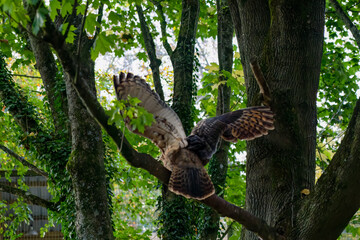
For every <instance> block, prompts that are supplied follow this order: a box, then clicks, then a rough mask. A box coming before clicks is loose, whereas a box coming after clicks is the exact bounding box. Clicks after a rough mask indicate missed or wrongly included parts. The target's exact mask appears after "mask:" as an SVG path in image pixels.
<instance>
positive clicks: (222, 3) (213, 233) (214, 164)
mask: <svg viewBox="0 0 360 240" xmlns="http://www.w3.org/2000/svg"><path fill="white" fill-rule="evenodd" d="M216 5H217V12H218V59H219V73H220V75H219V82H221V81H226V77H225V76H224V75H223V74H222V71H227V72H230V73H231V72H232V65H233V45H232V41H233V34H234V27H233V23H232V20H231V15H230V9H229V4H228V1H227V0H217V1H216ZM230 94H231V89H230V87H228V86H227V85H226V84H221V85H220V86H219V88H218V99H217V106H216V115H221V114H224V113H226V112H229V111H230ZM228 151H229V142H225V141H221V142H220V144H219V149H218V150H217V152H216V153H215V154H214V156H213V157H212V159H211V160H210V162H209V168H208V171H209V174H210V176H211V181H212V182H213V184H214V186H215V192H216V194H218V195H219V196H221V197H222V196H223V195H224V192H223V189H224V187H225V183H226V175H227V169H228ZM219 220H220V215H219V214H218V213H217V212H216V211H214V210H213V209H211V208H209V207H205V213H204V220H203V221H205V223H204V225H205V228H204V229H203V230H202V232H201V239H213V240H216V239H217V237H218V232H219Z"/></svg>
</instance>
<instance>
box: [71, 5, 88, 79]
mask: <svg viewBox="0 0 360 240" xmlns="http://www.w3.org/2000/svg"><path fill="white" fill-rule="evenodd" d="M88 7H89V0H86V7H85V12H84V16H83V18H82V20H81V28H80V34H79V41H78V46H77V50H76V58H77V63H76V72H75V78H74V82H75V84H76V81H77V79H78V77H79V72H80V50H81V38H82V35H83V32H84V26H85V20H86V14H87V10H88Z"/></svg>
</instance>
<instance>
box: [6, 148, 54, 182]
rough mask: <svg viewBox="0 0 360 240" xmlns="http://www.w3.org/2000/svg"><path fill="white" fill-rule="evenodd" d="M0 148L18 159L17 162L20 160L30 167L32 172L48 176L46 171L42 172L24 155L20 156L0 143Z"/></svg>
mask: <svg viewBox="0 0 360 240" xmlns="http://www.w3.org/2000/svg"><path fill="white" fill-rule="evenodd" d="M0 149H2V150H3V151H4V152H6V153H7V154H9V155H10V156H12V157H13V158H15V159H16V160H18V161H19V162H21V163H22V164H23V165H24V166H26V167H28V168H30V169H31V170H33V171H34V172H36V173H38V174H40V175H41V176H44V177H46V178H49V175H48V174H47V173H46V172H44V171H43V170H41V169H39V168H37V167H36V166H35V165H33V164H31V163H29V162H28V161H26V160H25V158H24V157H20V156H19V155H18V154H16V153H15V152H14V151H12V150H10V149H9V148H7V147H5V146H4V145H2V144H0Z"/></svg>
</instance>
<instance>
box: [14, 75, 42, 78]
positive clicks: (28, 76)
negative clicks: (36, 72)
mask: <svg viewBox="0 0 360 240" xmlns="http://www.w3.org/2000/svg"><path fill="white" fill-rule="evenodd" d="M13 76H16V77H27V78H41V77H38V76H30V75H23V74H13Z"/></svg>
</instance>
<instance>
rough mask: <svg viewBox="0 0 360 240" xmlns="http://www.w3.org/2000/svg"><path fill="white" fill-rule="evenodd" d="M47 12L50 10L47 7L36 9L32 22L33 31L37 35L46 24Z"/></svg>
mask: <svg viewBox="0 0 360 240" xmlns="http://www.w3.org/2000/svg"><path fill="white" fill-rule="evenodd" d="M46 14H48V10H47V9H46V8H39V9H37V10H36V13H35V17H34V22H33V24H32V32H33V33H34V34H35V35H37V34H38V32H39V31H40V28H42V27H43V26H44V25H45V18H46Z"/></svg>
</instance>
